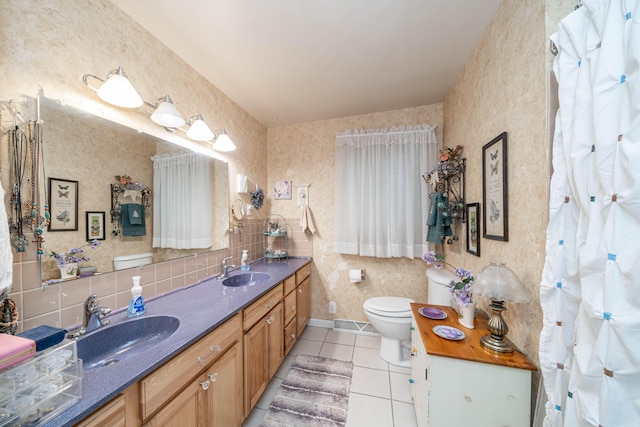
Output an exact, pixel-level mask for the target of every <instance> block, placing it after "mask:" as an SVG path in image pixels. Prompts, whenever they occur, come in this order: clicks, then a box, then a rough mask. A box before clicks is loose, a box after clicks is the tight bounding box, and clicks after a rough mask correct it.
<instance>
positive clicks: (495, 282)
mask: <svg viewBox="0 0 640 427" xmlns="http://www.w3.org/2000/svg"><path fill="white" fill-rule="evenodd" d="M472 289H473V293H474V294H476V295H481V296H484V297H487V298H489V299H490V300H492V301H508V302H527V301H529V294H527V293H526V291H525V290H524V287H523V286H522V283H520V279H518V276H516V274H515V273H514V272H513V271H511V269H510V268H507V266H506V264H504V263H502V262H499V261H492V262H491V264H489V265H487V266H486V267H484V268H483V269H482V270H480V273H478V275H477V276H476V278H475V280H474V281H473V287H472Z"/></svg>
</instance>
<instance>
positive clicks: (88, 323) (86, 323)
mask: <svg viewBox="0 0 640 427" xmlns="http://www.w3.org/2000/svg"><path fill="white" fill-rule="evenodd" d="M109 313H111V309H110V308H106V307H99V306H98V295H95V294H92V295H89V298H87V300H86V301H85V302H84V316H83V319H82V327H81V328H80V330H79V331H78V332H76V333H75V334H72V335H70V337H71V338H76V337H79V336H80V335H84V334H86V333H87V332H91V331H93V330H94V329H98V328H100V327H102V326H106V325H108V324H109V320H108V319H105V318H104V317H105V316H106V315H108V314H109Z"/></svg>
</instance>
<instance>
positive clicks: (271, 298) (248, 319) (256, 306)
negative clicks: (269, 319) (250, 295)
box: [243, 283, 282, 331]
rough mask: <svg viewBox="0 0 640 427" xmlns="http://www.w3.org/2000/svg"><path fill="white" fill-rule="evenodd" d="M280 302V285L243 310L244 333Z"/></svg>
mask: <svg viewBox="0 0 640 427" xmlns="http://www.w3.org/2000/svg"><path fill="white" fill-rule="evenodd" d="M280 301H282V283H280V284H279V285H278V286H276V287H275V288H273V289H272V290H271V291H269V293H267V294H266V295H264V296H262V297H261V298H260V299H259V300H258V301H256V302H254V303H253V304H251V305H250V306H249V307H247V308H245V309H244V311H243V316H244V322H243V324H244V330H245V331H246V330H248V329H250V328H251V327H252V326H253V325H255V324H256V322H257V321H258V320H260V319H262V318H263V317H264V315H265V314H267V313H268V312H269V310H271V309H272V308H273V307H275V306H276V304H278V303H279V302H280Z"/></svg>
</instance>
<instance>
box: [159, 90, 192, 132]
mask: <svg viewBox="0 0 640 427" xmlns="http://www.w3.org/2000/svg"><path fill="white" fill-rule="evenodd" d="M156 105H157V106H156V109H155V111H154V112H153V113H152V114H151V120H152V121H153V122H154V123H156V124H159V125H160V126H164V127H165V128H174V129H175V128H179V127H180V126H182V125H184V124H185V123H186V122H185V120H184V119H183V118H182V116H181V115H180V113H179V112H178V109H177V108H176V106H175V104H174V103H173V101H172V100H171V98H170V97H169V95H165V96H164V97H163V98H160V99H158V100H157V101H156Z"/></svg>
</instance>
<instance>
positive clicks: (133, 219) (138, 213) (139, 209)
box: [126, 204, 144, 225]
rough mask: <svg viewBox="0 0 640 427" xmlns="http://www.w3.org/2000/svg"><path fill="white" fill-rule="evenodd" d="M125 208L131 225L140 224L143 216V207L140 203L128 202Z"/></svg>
mask: <svg viewBox="0 0 640 427" xmlns="http://www.w3.org/2000/svg"><path fill="white" fill-rule="evenodd" d="M126 206H127V210H128V211H129V212H128V213H129V222H130V223H131V225H140V224H142V218H143V217H144V213H143V211H144V207H143V206H142V205H136V204H128V205H126Z"/></svg>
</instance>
